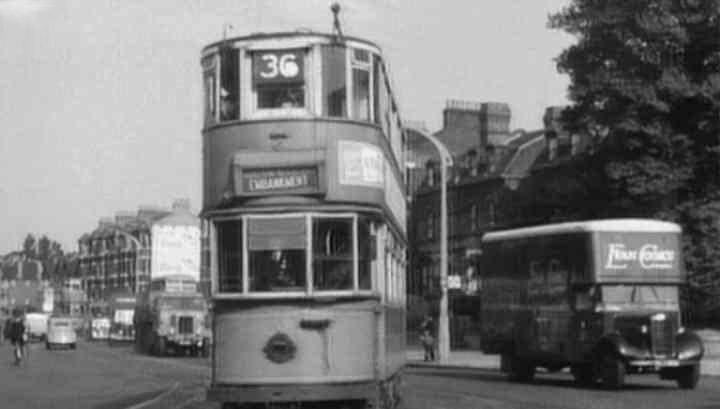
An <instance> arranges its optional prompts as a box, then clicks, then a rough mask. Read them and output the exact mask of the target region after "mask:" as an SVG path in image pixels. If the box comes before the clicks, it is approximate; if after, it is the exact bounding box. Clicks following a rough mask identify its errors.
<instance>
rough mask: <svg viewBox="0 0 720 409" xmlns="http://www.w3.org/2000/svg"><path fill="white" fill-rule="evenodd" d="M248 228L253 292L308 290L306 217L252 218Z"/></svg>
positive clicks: (250, 276) (249, 263) (249, 265)
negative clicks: (306, 276) (306, 287)
mask: <svg viewBox="0 0 720 409" xmlns="http://www.w3.org/2000/svg"><path fill="white" fill-rule="evenodd" d="M247 228H248V231H247V240H248V268H249V271H248V278H249V284H250V285H249V287H250V291H260V292H268V291H279V292H293V291H305V282H306V281H305V274H306V267H305V265H306V263H305V260H306V258H305V249H306V228H305V219H304V218H302V217H297V218H268V219H264V218H263V219H250V220H249V221H248V226H247Z"/></svg>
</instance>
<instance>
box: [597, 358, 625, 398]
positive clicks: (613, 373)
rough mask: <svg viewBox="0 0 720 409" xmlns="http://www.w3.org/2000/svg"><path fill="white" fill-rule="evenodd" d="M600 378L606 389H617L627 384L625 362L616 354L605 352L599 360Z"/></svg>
mask: <svg viewBox="0 0 720 409" xmlns="http://www.w3.org/2000/svg"><path fill="white" fill-rule="evenodd" d="M598 366H599V369H600V378H601V381H602V385H603V387H604V388H605V389H611V390H616V389H620V388H622V386H623V385H624V384H625V371H626V368H625V362H624V361H623V360H622V359H621V358H620V357H618V356H617V355H616V354H612V353H604V354H603V355H601V356H600V360H599V365H598Z"/></svg>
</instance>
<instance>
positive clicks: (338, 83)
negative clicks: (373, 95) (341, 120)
mask: <svg viewBox="0 0 720 409" xmlns="http://www.w3.org/2000/svg"><path fill="white" fill-rule="evenodd" d="M345 50H346V49H345V47H342V46H338V45H327V46H323V48H322V72H323V77H322V81H323V84H322V87H323V91H322V92H323V115H325V116H331V117H347V86H346V81H345V75H346V71H345V60H346V51H345Z"/></svg>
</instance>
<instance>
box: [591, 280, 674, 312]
mask: <svg viewBox="0 0 720 409" xmlns="http://www.w3.org/2000/svg"><path fill="white" fill-rule="evenodd" d="M601 300H602V302H603V303H605V304H606V305H613V306H619V305H642V306H658V307H664V308H675V309H677V308H678V305H679V298H678V288H677V287H676V286H670V285H647V284H642V285H640V284H630V285H621V284H618V285H603V286H601Z"/></svg>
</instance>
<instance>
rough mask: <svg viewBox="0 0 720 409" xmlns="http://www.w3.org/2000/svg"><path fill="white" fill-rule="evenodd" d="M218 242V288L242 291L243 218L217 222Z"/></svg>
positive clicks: (222, 290)
mask: <svg viewBox="0 0 720 409" xmlns="http://www.w3.org/2000/svg"><path fill="white" fill-rule="evenodd" d="M215 228H216V230H217V237H218V243H219V244H220V245H219V246H218V290H219V291H220V292H239V291H242V268H243V263H242V256H243V231H242V221H241V220H227V221H221V222H218V223H217V224H216V227H215Z"/></svg>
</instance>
